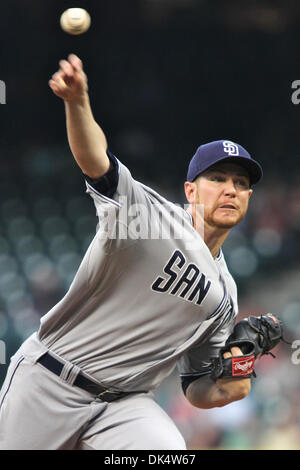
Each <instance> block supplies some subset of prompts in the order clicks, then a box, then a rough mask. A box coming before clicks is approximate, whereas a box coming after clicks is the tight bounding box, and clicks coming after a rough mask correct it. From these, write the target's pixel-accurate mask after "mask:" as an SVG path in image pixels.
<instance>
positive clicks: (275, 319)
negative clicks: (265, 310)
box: [268, 314, 278, 323]
mask: <svg viewBox="0 0 300 470" xmlns="http://www.w3.org/2000/svg"><path fill="white" fill-rule="evenodd" d="M268 317H269V318H271V319H272V320H273V322H274V323H278V321H277V318H275V317H273V315H270V314H269V315H268Z"/></svg>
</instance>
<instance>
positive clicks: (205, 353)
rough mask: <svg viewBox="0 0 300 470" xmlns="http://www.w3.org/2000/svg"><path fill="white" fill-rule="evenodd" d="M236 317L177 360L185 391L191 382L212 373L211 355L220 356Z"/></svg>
mask: <svg viewBox="0 0 300 470" xmlns="http://www.w3.org/2000/svg"><path fill="white" fill-rule="evenodd" d="M233 326H234V319H232V320H231V321H230V322H228V323H227V324H226V325H224V326H222V327H220V328H219V329H218V330H217V331H215V332H214V333H213V334H212V335H211V336H209V337H207V338H206V339H205V338H204V339H202V340H201V341H200V342H199V343H197V344H195V345H194V346H192V347H191V348H190V349H189V350H188V351H187V352H186V353H185V354H184V355H183V356H182V357H181V358H180V359H179V360H178V362H177V368H178V370H179V374H180V379H181V385H182V388H183V391H184V393H186V389H187V387H188V386H189V384H190V383H191V382H193V381H194V380H196V379H198V378H199V377H201V376H203V375H207V374H210V373H211V357H214V356H218V353H219V351H220V349H221V348H222V347H223V346H224V345H225V342H226V339H227V338H228V336H229V335H230V334H231V332H232V330H233Z"/></svg>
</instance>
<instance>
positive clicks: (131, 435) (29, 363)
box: [0, 338, 186, 450]
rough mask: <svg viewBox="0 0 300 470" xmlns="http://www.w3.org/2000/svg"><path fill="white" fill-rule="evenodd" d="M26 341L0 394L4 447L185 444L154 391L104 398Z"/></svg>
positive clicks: (164, 446) (98, 447) (40, 347)
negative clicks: (53, 366) (55, 368)
mask: <svg viewBox="0 0 300 470" xmlns="http://www.w3.org/2000/svg"><path fill="white" fill-rule="evenodd" d="M30 341H31V343H32V344H33V345H34V347H30V346H31V345H30ZM26 343H27V344H26ZM26 343H24V344H25V345H26V347H21V348H20V350H19V351H18V352H17V353H16V354H15V355H14V356H13V357H12V359H11V363H10V366H9V368H8V372H7V376H6V379H5V381H4V383H3V386H2V389H1V392H0V450H11V449H16V450H20V449H34V450H48V449H52V450H54V449H77V450H93V449H95V450H122V449H123V450H127V449H129V450H139V449H143V450H147V449H151V450H157V449H159V450H160V449H174V450H179V449H182V450H184V449H185V448H186V447H185V443H184V440H183V437H182V436H181V434H180V433H179V431H178V429H177V428H176V426H175V424H174V423H173V422H172V420H171V419H170V418H169V417H168V415H167V414H166V413H165V412H164V411H163V410H162V409H161V408H160V406H159V405H158V404H157V403H156V401H155V399H154V397H153V394H152V393H139V394H135V395H129V396H127V397H124V398H121V399H119V400H116V401H113V402H111V403H106V402H101V401H100V400H99V399H95V398H94V397H93V396H92V395H90V394H89V393H88V392H86V391H84V390H82V389H80V388H78V387H76V386H72V385H70V384H69V383H67V382H66V381H65V380H64V379H63V378H62V377H58V376H56V375H55V374H54V373H52V372H51V371H49V370H47V369H46V368H44V367H43V366H42V365H41V364H39V363H37V360H38V358H39V357H40V356H41V355H42V354H43V353H44V352H45V351H47V349H46V348H45V347H44V346H43V345H42V344H41V343H38V341H37V339H36V338H35V339H34V340H31V339H29V341H28V340H27V342H26Z"/></svg>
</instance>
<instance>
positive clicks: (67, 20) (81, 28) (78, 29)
mask: <svg viewBox="0 0 300 470" xmlns="http://www.w3.org/2000/svg"><path fill="white" fill-rule="evenodd" d="M90 24H91V17H90V15H89V13H88V12H87V11H86V10H84V9H83V8H69V9H68V10H66V11H64V12H63V14H62V15H61V17H60V25H61V27H62V29H63V30H64V31H65V32H66V33H68V34H83V33H85V32H86V31H87V30H88V29H89V27H90Z"/></svg>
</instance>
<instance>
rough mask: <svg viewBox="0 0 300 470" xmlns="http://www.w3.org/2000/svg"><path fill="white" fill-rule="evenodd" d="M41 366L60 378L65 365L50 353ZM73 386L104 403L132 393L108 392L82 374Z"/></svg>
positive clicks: (40, 360) (46, 355)
mask: <svg viewBox="0 0 300 470" xmlns="http://www.w3.org/2000/svg"><path fill="white" fill-rule="evenodd" d="M37 362H39V363H40V364H42V365H43V366H44V367H46V369H48V370H50V371H51V372H53V373H54V374H56V375H58V376H60V374H61V371H62V370H63V367H64V364H63V363H61V362H60V361H58V360H57V359H55V357H53V356H51V354H49V353H48V352H47V353H46V354H44V355H43V356H42V357H40V358H39V359H38V361H37ZM73 385H75V386H76V387H79V388H82V389H83V390H85V391H86V392H90V393H91V394H92V395H95V396H96V397H97V398H99V399H100V400H102V401H107V402H111V401H114V400H118V399H119V398H123V397H125V396H126V395H129V394H130V393H132V392H113V391H111V390H107V389H106V388H104V387H102V386H101V385H99V384H96V383H95V382H93V381H92V380H90V379H88V378H87V377H85V376H84V375H83V374H82V373H81V372H79V374H78V375H77V377H76V379H75V380H74V382H73Z"/></svg>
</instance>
